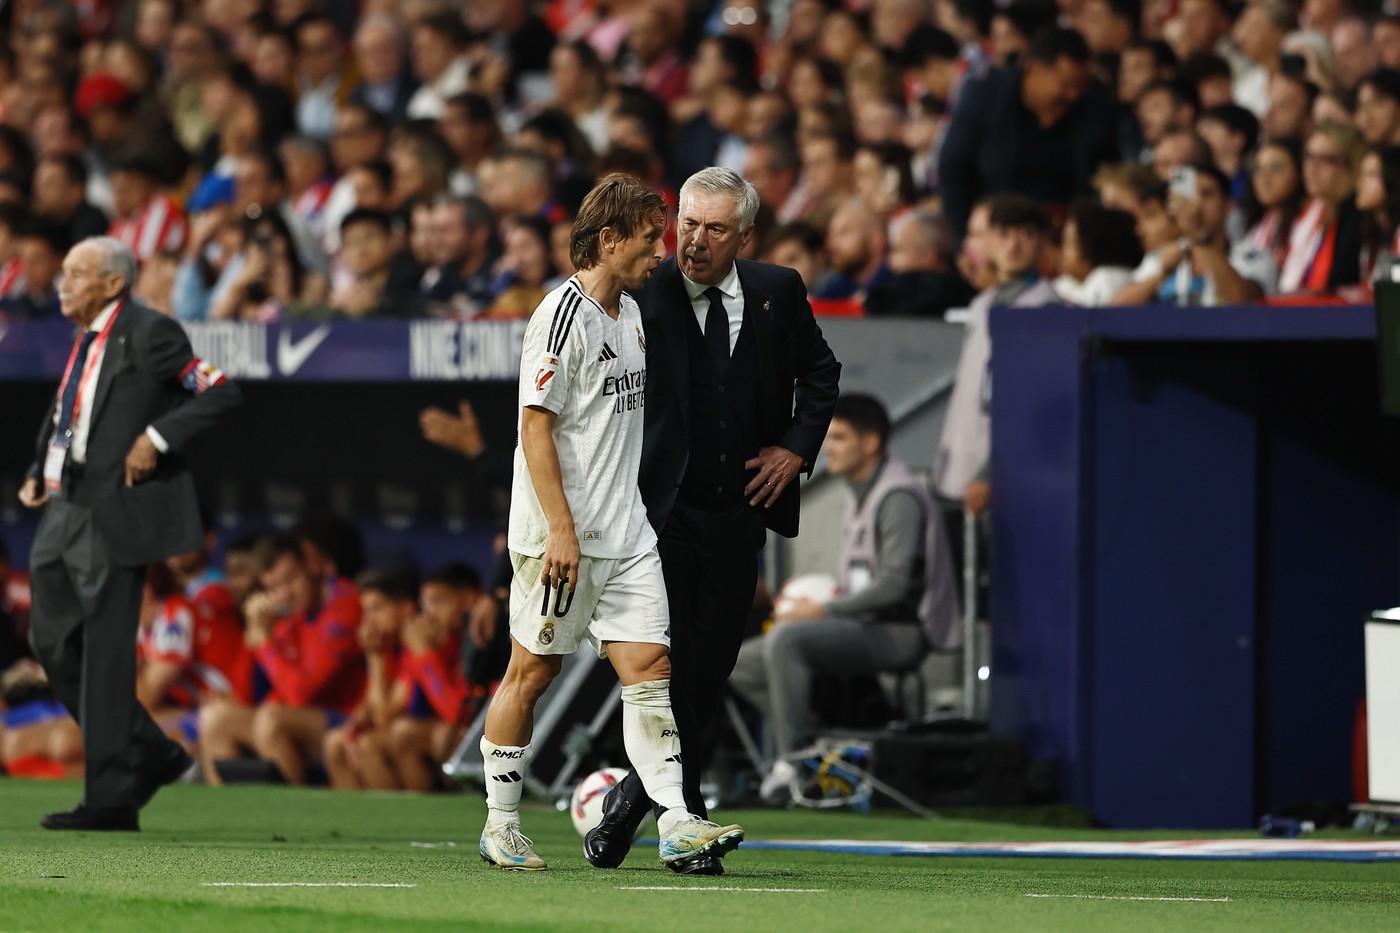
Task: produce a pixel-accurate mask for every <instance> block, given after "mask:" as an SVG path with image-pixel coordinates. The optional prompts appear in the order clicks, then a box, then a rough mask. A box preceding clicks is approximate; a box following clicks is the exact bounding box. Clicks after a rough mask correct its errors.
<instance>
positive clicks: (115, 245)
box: [78, 236, 136, 292]
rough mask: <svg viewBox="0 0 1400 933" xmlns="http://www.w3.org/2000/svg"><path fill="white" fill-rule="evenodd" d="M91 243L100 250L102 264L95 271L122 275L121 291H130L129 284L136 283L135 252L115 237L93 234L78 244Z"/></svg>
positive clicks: (85, 244)
mask: <svg viewBox="0 0 1400 933" xmlns="http://www.w3.org/2000/svg"><path fill="white" fill-rule="evenodd" d="M88 244H92V245H93V246H96V247H97V248H98V249H100V250H102V264H101V265H100V266H98V269H97V271H98V272H99V273H100V274H102V275H119V276H121V277H122V291H123V292H128V291H131V286H132V285H135V284H136V254H135V253H133V252H132V251H131V247H130V246H127V245H126V244H125V243H123V242H122V241H121V240H118V239H117V238H116V237H110V236H93V237H88V238H87V239H86V240H83V241H82V242H81V243H79V244H78V246H87V245H88Z"/></svg>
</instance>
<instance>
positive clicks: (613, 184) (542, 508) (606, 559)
mask: <svg viewBox="0 0 1400 933" xmlns="http://www.w3.org/2000/svg"><path fill="white" fill-rule="evenodd" d="M665 225H666V224H665V203H664V202H663V201H662V200H661V197H660V196H659V195H657V194H656V193H655V192H653V191H651V190H650V189H649V188H647V187H645V186H644V185H643V184H642V183H641V182H640V181H638V180H637V179H635V178H632V177H630V176H626V175H609V176H607V177H606V178H604V179H603V180H602V181H600V182H599V183H598V184H597V185H596V186H594V188H593V190H592V191H590V192H589V193H588V196H587V197H585V198H584V200H583V204H582V205H581V206H580V208H579V211H578V216H577V218H576V219H575V220H574V226H573V229H572V231H571V233H570V241H569V251H570V253H571V255H572V258H573V262H574V266H575V268H577V269H578V270H579V271H578V273H577V275H575V276H573V277H572V278H570V279H569V280H568V281H566V282H565V283H564V284H563V285H561V286H559V287H558V288H556V289H555V290H554V291H552V292H550V293H549V294H548V295H547V296H545V299H544V301H543V302H541V303H540V306H539V307H538V308H536V309H535V313H534V315H533V316H532V317H531V318H530V323H529V324H528V325H527V326H526V328H525V341H524V347H523V351H522V355H521V362H520V406H521V407H520V423H519V436H520V446H519V447H518V448H517V449H516V454H515V471H514V483H513V489H512V493H511V508H510V530H509V541H508V543H509V547H510V551H511V562H512V563H513V565H514V568H515V576H514V579H513V580H512V582H511V592H510V634H511V656H510V664H509V666H508V667H507V668H506V675H505V678H504V679H503V680H502V681H501V686H500V689H499V690H497V691H496V695H495V697H494V698H493V699H492V701H491V705H490V707H489V708H488V710H487V713H486V727H485V730H484V735H483V736H482V739H481V754H482V757H483V758H484V760H485V775H486V806H487V821H486V828H485V829H484V830H483V831H482V834H481V846H480V851H481V857H482V859H483V860H484V861H486V862H487V863H488V864H492V865H498V866H500V867H501V868H508V869H523V870H527V871H538V870H540V869H542V868H544V867H545V863H544V860H543V859H541V858H540V857H539V856H538V855H536V854H535V852H534V850H533V848H532V845H533V844H532V843H531V842H530V840H529V839H528V838H526V837H525V836H524V835H522V833H521V831H520V815H519V806H520V797H521V791H522V786H523V777H524V772H525V769H526V766H527V765H528V764H529V762H530V756H531V748H530V737H531V733H532V732H533V730H534V710H535V704H536V703H537V702H538V701H539V699H540V697H542V696H543V695H544V692H545V690H546V689H548V687H549V684H550V683H551V681H553V679H554V678H555V676H556V675H557V674H558V673H559V670H560V666H561V664H562V656H563V655H566V654H571V653H572V652H574V651H576V650H577V649H578V647H579V644H580V643H581V642H582V641H583V639H584V637H585V636H587V638H588V640H589V642H590V643H591V644H592V645H593V647H594V648H595V649H596V650H597V652H598V655H599V657H605V658H608V659H609V660H610V661H611V662H612V665H613V668H614V670H616V671H617V675H618V679H619V680H621V682H622V710H623V712H622V739H623V744H624V746H625V748H626V750H627V756H628V758H629V759H631V761H632V764H633V765H634V767H635V768H636V769H637V772H638V774H639V775H640V776H641V779H642V783H643V785H644V786H645V788H646V791H647V794H648V795H649V796H650V797H651V799H652V800H655V801H656V802H657V803H658V804H659V805H660V806H661V807H663V808H665V812H663V813H662V814H661V815H660V817H659V818H658V820H657V831H658V834H659V835H660V837H661V847H660V849H661V861H662V862H663V863H665V864H668V865H679V864H683V863H685V862H688V861H691V860H693V859H696V858H702V857H705V856H721V855H723V854H724V853H726V852H728V851H730V850H732V849H733V848H735V847H736V846H738V845H739V843H740V842H742V841H743V838H744V831H743V829H742V828H740V827H739V826H733V825H731V826H720V825H718V824H716V823H711V822H709V821H708V820H702V819H700V818H698V817H696V816H694V815H693V814H691V813H690V812H689V811H688V810H687V809H686V807H685V801H684V797H683V795H682V793H681V765H680V736H679V730H677V728H676V720H675V717H674V716H673V715H672V713H671V696H670V676H671V665H670V658H669V657H668V650H669V645H670V635H669V632H668V626H669V622H670V614H669V611H668V608H667V604H666V586H665V581H664V580H663V578H662V575H661V558H660V556H659V555H658V554H657V550H656V533H655V532H654V531H653V530H652V528H651V526H650V524H648V522H647V515H646V508H645V507H644V506H643V505H642V496H641V491H640V489H639V487H638V485H637V471H638V468H639V466H640V464H641V455H642V412H643V404H644V402H645V395H644V390H645V386H644V383H645V380H646V339H645V337H644V335H643V333H642V317H641V311H640V309H639V308H638V307H637V303H636V301H635V300H634V299H633V298H632V296H631V295H628V294H625V293H624V292H623V289H624V288H628V289H637V288H640V287H641V285H642V284H643V283H644V282H645V281H646V280H647V278H648V277H649V276H650V275H651V272H652V270H654V269H655V268H656V267H657V266H658V265H660V263H661V258H662V250H663V247H662V245H661V235H662V233H663V231H664V230H665Z"/></svg>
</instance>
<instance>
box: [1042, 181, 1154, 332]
mask: <svg viewBox="0 0 1400 933" xmlns="http://www.w3.org/2000/svg"><path fill="white" fill-rule="evenodd" d="M1136 223H1137V221H1136V220H1135V219H1134V217H1133V215H1132V214H1129V213H1128V212H1127V211H1120V210H1115V209H1113V208H1111V207H1102V206H1100V205H1099V204H1098V203H1096V202H1094V201H1091V200H1087V199H1086V200H1083V201H1079V202H1077V203H1076V204H1074V205H1072V206H1071V207H1070V210H1069V217H1068V218H1067V219H1066V220H1065V229H1064V232H1063V235H1062V239H1061V243H1060V270H1061V275H1060V277H1059V278H1057V279H1055V281H1054V283H1053V284H1054V286H1055V292H1056V293H1057V294H1058V295H1059V296H1060V297H1061V298H1063V299H1064V300H1065V301H1068V302H1070V303H1072V304H1077V305H1080V306H1082V307H1086V308H1096V307H1100V306H1102V305H1106V304H1108V302H1109V300H1110V299H1111V298H1112V297H1113V296H1114V295H1115V294H1117V292H1118V290H1119V289H1121V288H1122V287H1123V286H1124V285H1127V284H1128V283H1129V282H1131V281H1132V279H1133V269H1134V268H1135V267H1136V266H1137V264H1138V263H1140V262H1141V261H1142V245H1141V244H1140V243H1139V242H1138V239H1137V236H1136V234H1135V233H1134V232H1133V227H1134V225H1135V224H1136Z"/></svg>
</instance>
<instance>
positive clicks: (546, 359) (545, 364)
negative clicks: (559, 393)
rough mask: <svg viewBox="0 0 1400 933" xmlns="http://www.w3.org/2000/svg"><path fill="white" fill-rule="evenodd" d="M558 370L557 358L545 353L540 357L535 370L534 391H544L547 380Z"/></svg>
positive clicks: (547, 383)
mask: <svg viewBox="0 0 1400 933" xmlns="http://www.w3.org/2000/svg"><path fill="white" fill-rule="evenodd" d="M558 371H559V359H558V358H557V357H553V356H550V355H549V354H545V355H544V356H542V357H540V368H539V369H537V370H535V391H536V392H544V391H545V386H547V385H549V380H551V379H553V378H554V374H555V373H557V372H558Z"/></svg>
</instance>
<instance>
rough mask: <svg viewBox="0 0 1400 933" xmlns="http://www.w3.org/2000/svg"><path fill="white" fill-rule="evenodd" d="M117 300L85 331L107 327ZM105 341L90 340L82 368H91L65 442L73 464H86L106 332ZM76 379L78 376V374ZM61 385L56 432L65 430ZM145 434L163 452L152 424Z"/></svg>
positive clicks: (165, 446) (166, 448) (163, 445)
mask: <svg viewBox="0 0 1400 933" xmlns="http://www.w3.org/2000/svg"><path fill="white" fill-rule="evenodd" d="M119 304H121V300H120V299H118V300H117V301H113V302H111V303H110V304H108V305H107V307H105V308H103V309H102V313H101V314H99V315H97V317H96V318H94V319H93V322H92V323H91V324H90V325H88V330H90V331H93V332H95V333H99V334H100V333H102V328H104V327H106V326H107V322H108V321H110V320H111V319H112V315H113V314H115V313H116V311H117V305H119ZM107 336H108V339H107V340H102V341H98V340H95V339H94V340H93V345H92V348H91V349H90V350H89V351H88V358H87V362H86V363H84V368H85V369H86V368H88V367H91V372H89V374H88V378H87V381H86V382H84V383H83V384H82V392H81V393H79V395H78V423H77V425H75V426H74V428H73V437H72V439H71V440H70V441H69V444H68V456H69V457H70V458H71V459H72V461H73V462H74V463H87V445H88V433H89V432H90V431H91V430H92V406H93V401H94V399H96V397H97V381H98V379H99V378H100V377H101V375H102V364H103V362H104V361H105V360H106V358H107V343H108V342H109V341H110V339H111V335H110V334H108V335H107ZM78 378H82V376H81V373H80V374H79V376H78ZM62 391H63V390H62V387H61V386H60V387H59V399H58V403H57V404H56V405H55V406H54V411H53V423H54V429H55V430H56V431H58V432H62V431H63V430H65V426H64V425H61V424H59V423H58V416H59V409H60V408H62V407H63V397H62ZM146 436H147V437H149V438H150V439H151V443H153V444H155V445H156V449H157V450H159V451H160V452H161V453H166V452H167V451H169V449H170V445H169V444H167V443H166V442H165V438H163V437H161V436H160V434H159V433H158V432H157V431H156V429H155V428H153V427H147V428H146Z"/></svg>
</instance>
